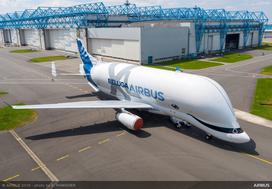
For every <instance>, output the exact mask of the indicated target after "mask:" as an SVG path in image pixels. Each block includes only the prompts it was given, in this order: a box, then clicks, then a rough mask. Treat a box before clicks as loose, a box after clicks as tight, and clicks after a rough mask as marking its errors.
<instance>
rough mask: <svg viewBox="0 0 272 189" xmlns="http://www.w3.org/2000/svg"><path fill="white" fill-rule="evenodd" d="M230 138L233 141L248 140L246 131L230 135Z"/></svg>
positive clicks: (241, 141) (245, 141)
mask: <svg viewBox="0 0 272 189" xmlns="http://www.w3.org/2000/svg"><path fill="white" fill-rule="evenodd" d="M230 137H231V140H232V141H233V142H235V143H247V142H249V141H250V137H249V136H248V134H247V133H246V132H243V133H240V134H234V135H231V136H230Z"/></svg>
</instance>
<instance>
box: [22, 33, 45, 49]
mask: <svg viewBox="0 0 272 189" xmlns="http://www.w3.org/2000/svg"><path fill="white" fill-rule="evenodd" d="M23 36H24V42H25V45H29V46H33V47H40V46H41V39H40V34H39V30H37V29H26V30H24V31H23Z"/></svg>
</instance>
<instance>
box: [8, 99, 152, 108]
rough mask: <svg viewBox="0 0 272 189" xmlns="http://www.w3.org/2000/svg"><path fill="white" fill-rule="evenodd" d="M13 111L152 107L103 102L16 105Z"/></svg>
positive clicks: (125, 102)
mask: <svg viewBox="0 0 272 189" xmlns="http://www.w3.org/2000/svg"><path fill="white" fill-rule="evenodd" d="M12 108H13V109H96V108H97V109H106V108H127V109H129V108H139V109H152V106H150V105H148V104H144V103H139V102H131V101H119V100H105V101H81V102H68V103H57V104H40V105H18V106H12Z"/></svg>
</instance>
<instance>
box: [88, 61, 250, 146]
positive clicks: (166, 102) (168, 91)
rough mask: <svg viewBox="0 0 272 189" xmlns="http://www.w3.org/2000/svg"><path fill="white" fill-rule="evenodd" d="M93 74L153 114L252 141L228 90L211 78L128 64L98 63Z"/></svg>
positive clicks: (226, 137)
mask: <svg viewBox="0 0 272 189" xmlns="http://www.w3.org/2000/svg"><path fill="white" fill-rule="evenodd" d="M90 75H91V78H92V80H93V81H94V83H95V84H96V85H97V87H98V88H99V89H100V90H101V91H102V92H104V93H106V94H109V95H111V96H114V97H116V98H118V99H120V100H128V101H134V102H143V103H146V104H149V105H151V106H152V107H153V109H152V110H151V112H153V113H158V114H163V115H168V116H170V117H175V118H178V119H181V120H185V121H187V122H189V123H191V124H193V125H195V126H196V127H198V128H200V129H202V130H204V131H205V132H206V133H208V134H211V135H213V136H215V137H217V138H220V139H222V140H225V141H229V142H236V143H243V142H247V141H249V140H250V139H249V137H248V135H247V134H246V133H245V132H243V131H242V130H241V129H240V126H239V124H238V122H237V120H236V117H235V115H234V112H233V108H232V105H231V102H230V100H229V98H228V96H227V94H226V92H225V91H224V89H223V88H222V87H221V86H220V85H219V84H218V83H216V82H215V81H213V80H211V79H209V78H207V77H203V76H198V75H193V74H186V73H182V72H171V71H165V70H159V69H153V68H147V67H144V66H136V65H131V64H124V63H121V64H115V63H102V64H97V65H95V66H94V67H93V68H92V70H91V74H90Z"/></svg>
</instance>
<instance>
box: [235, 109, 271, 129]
mask: <svg viewBox="0 0 272 189" xmlns="http://www.w3.org/2000/svg"><path fill="white" fill-rule="evenodd" d="M234 112H235V115H236V117H237V118H238V119H242V120H245V121H247V122H250V123H254V124H257V125H261V126H264V127H268V128H272V121H270V120H267V119H264V118H262V117H259V116H255V115H253V114H250V113H248V112H243V111H241V110H237V109H234Z"/></svg>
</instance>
